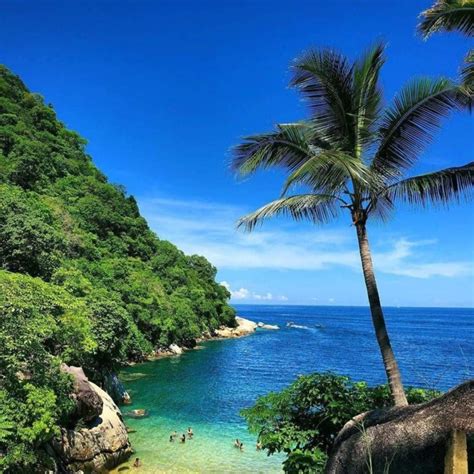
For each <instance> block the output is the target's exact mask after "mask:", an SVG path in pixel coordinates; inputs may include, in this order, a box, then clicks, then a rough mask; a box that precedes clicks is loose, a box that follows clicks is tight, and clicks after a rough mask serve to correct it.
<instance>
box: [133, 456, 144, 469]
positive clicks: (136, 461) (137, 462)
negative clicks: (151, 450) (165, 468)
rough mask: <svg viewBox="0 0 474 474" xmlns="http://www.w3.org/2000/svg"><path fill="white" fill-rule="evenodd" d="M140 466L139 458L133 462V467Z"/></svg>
mask: <svg viewBox="0 0 474 474" xmlns="http://www.w3.org/2000/svg"><path fill="white" fill-rule="evenodd" d="M141 465H142V462H141V461H140V458H136V459H135V462H134V463H133V467H140V466H141Z"/></svg>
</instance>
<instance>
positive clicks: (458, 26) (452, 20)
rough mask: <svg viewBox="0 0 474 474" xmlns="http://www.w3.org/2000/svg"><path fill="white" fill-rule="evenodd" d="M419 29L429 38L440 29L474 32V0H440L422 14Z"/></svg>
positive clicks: (466, 32)
mask: <svg viewBox="0 0 474 474" xmlns="http://www.w3.org/2000/svg"><path fill="white" fill-rule="evenodd" d="M421 17H422V21H421V22H420V24H419V25H418V31H419V32H420V33H421V34H422V35H423V36H424V37H425V38H427V37H428V36H430V35H431V34H433V33H436V32H438V31H454V30H458V31H460V32H462V33H464V34H466V35H468V36H472V35H473V34H474V1H473V0H438V1H437V2H436V3H435V4H434V5H433V6H432V7H431V8H429V9H428V10H425V11H424V12H422V14H421Z"/></svg>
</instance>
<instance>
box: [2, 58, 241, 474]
mask: <svg viewBox="0 0 474 474" xmlns="http://www.w3.org/2000/svg"><path fill="white" fill-rule="evenodd" d="M85 145H86V141H85V140H84V139H83V138H81V137H80V136H79V135H78V134H77V133H75V132H73V131H70V130H68V129H67V128H66V127H65V126H64V125H63V124H62V123H61V122H60V121H58V119H57V118H56V114H55V112H54V110H53V108H52V107H51V106H50V105H46V104H45V103H44V101H43V99H42V97H41V96H39V95H37V94H32V93H30V92H29V91H28V90H27V88H26V87H25V85H24V84H23V83H22V81H21V80H20V79H19V78H18V77H16V76H14V75H13V74H12V73H10V72H9V71H8V70H7V69H6V68H5V67H3V66H0V268H1V269H2V270H0V342H1V344H0V471H1V470H7V469H8V470H11V471H12V472H22V470H23V471H24V472H32V471H31V468H32V466H35V465H38V463H39V462H40V459H39V458H40V457H41V452H42V451H41V449H40V448H41V446H42V445H43V444H44V442H45V441H47V440H48V439H49V438H50V437H51V436H52V435H53V433H54V432H55V431H57V429H58V425H59V424H60V423H65V422H66V420H68V414H69V413H70V410H71V403H70V401H69V399H68V396H67V395H68V392H69V390H70V383H69V381H68V379H67V377H65V376H64V375H61V374H60V372H59V364H60V363H61V362H66V363H68V364H72V365H81V366H83V367H84V369H85V370H86V372H87V374H88V375H89V376H90V377H91V378H92V379H93V380H96V381H97V382H99V383H100V382H101V380H102V378H103V376H104V375H105V374H106V373H108V372H109V371H112V370H115V369H116V368H117V367H118V366H120V365H121V364H123V363H124V362H126V361H130V360H140V359H143V358H144V357H145V356H146V355H147V354H149V353H150V352H151V351H152V350H153V349H155V348H157V347H161V346H167V345H169V344H171V343H174V342H176V343H178V344H192V343H193V340H194V339H195V338H196V337H198V336H200V335H201V334H202V333H203V332H205V331H210V330H212V329H215V328H217V327H218V326H220V325H222V324H226V325H233V324H234V311H233V310H232V309H231V308H230V307H229V306H228V304H227V300H228V297H229V294H228V292H227V290H226V289H225V288H224V287H222V286H221V285H218V284H217V283H216V282H215V275H216V269H215V268H214V267H213V266H212V265H211V264H210V263H209V262H208V261H207V260H206V259H205V258H203V257H200V256H195V255H193V256H186V255H184V253H183V252H181V251H180V250H179V249H177V248H176V247H175V246H174V245H173V244H171V243H170V242H167V241H164V240H160V239H159V238H158V237H157V236H156V235H155V234H154V233H153V232H152V231H151V230H150V229H149V227H148V225H147V223H146V221H145V219H144V218H143V217H141V216H140V213H139V210H138V207H137V204H136V201H135V199H134V198H133V197H132V196H128V195H127V193H126V192H125V190H124V188H123V187H121V186H118V185H114V184H111V183H108V182H107V178H106V177H105V176H104V175H103V174H102V173H101V172H100V171H99V170H98V169H97V168H96V167H95V166H94V164H93V163H92V160H91V157H90V156H88V155H87V153H86V151H85Z"/></svg>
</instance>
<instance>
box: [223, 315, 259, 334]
mask: <svg viewBox="0 0 474 474" xmlns="http://www.w3.org/2000/svg"><path fill="white" fill-rule="evenodd" d="M235 321H236V323H237V326H236V327H235V328H229V327H226V326H221V327H220V328H219V329H216V331H215V334H216V336H217V337H222V338H232V337H242V336H248V335H249V334H252V333H253V332H255V330H256V329H257V323H254V322H253V321H250V320H249V319H245V318H241V317H239V316H236V318H235Z"/></svg>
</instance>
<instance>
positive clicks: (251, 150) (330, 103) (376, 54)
mask: <svg viewBox="0 0 474 474" xmlns="http://www.w3.org/2000/svg"><path fill="white" fill-rule="evenodd" d="M383 63H384V46H383V45H382V44H378V45H376V46H375V47H373V48H372V49H371V50H369V51H367V52H366V53H365V54H364V55H363V56H362V57H360V58H359V59H358V60H356V61H355V62H350V61H349V60H348V59H347V58H345V57H344V56H343V55H341V54H339V53H337V52H335V51H332V50H328V49H323V50H310V51H308V52H307V53H306V54H304V55H303V56H301V57H300V58H298V59H297V60H295V62H294V65H293V67H292V74H293V77H292V80H291V86H293V87H295V88H297V89H298V90H299V92H300V93H301V94H302V96H303V99H304V100H305V101H306V102H307V104H308V106H309V111H310V115H309V118H308V119H306V120H303V121H301V122H296V123H286V124H279V125H277V126H276V129H275V130H274V131H272V132H270V133H264V134H261V135H254V136H249V137H246V138H245V139H244V140H243V142H242V143H241V144H240V145H238V146H237V147H235V148H234V150H233V153H234V157H233V169H234V170H235V172H236V173H237V174H239V175H244V176H245V175H249V174H252V173H253V172H255V171H257V170H258V169H262V168H263V169H266V168H270V167H279V168H283V169H284V170H286V171H287V173H288V176H287V179H286V182H285V183H284V186H283V191H282V195H281V197H280V198H279V199H277V200H275V201H273V202H270V203H268V204H266V205H264V206H263V207H261V208H260V209H258V210H256V211H255V212H253V213H251V214H249V215H247V216H245V217H243V218H242V219H241V220H240V221H239V224H238V225H239V226H243V227H244V228H246V229H247V230H249V231H251V230H252V229H254V228H255V226H256V225H257V224H259V223H260V222H261V221H263V220H264V219H266V218H269V217H272V216H276V215H289V216H290V217H292V218H294V219H296V220H302V219H308V220H310V221H312V222H313V223H318V224H320V223H326V222H328V221H330V220H331V219H334V218H336V217H337V216H338V215H339V214H340V213H341V212H344V211H347V212H348V213H349V215H350V218H351V220H352V223H353V225H354V227H355V229H356V233H357V237H358V242H359V250H360V255H361V263H362V269H363V273H364V278H365V283H366V287H367V293H368V298H369V303H370V309H371V314H372V321H373V324H374V328H375V333H376V338H377V341H378V344H379V347H380V350H381V354H382V358H383V362H384V366H385V371H386V374H387V379H388V382H389V386H390V389H391V393H392V397H393V401H394V403H395V404H396V405H404V404H406V403H407V401H406V397H405V393H404V389H403V384H402V380H401V376H400V371H399V369H398V365H397V362H396V359H395V356H394V353H393V350H392V347H391V344H390V339H389V336H388V332H387V329H386V325H385V321H384V316H383V311H382V307H381V303H380V298H379V294H378V290H377V284H376V280H375V276H374V271H373V266H372V259H371V254H370V249H369V242H368V237H367V229H366V224H367V221H368V220H369V219H373V218H382V219H386V218H387V217H388V216H389V214H390V211H391V210H392V209H393V208H394V206H395V204H396V203H397V202H398V201H402V202H403V201H404V202H408V203H410V204H415V205H421V206H427V205H445V204H447V203H448V202H450V201H457V200H460V199H464V198H468V197H470V196H472V190H473V185H474V162H473V163H469V164H466V165H463V166H459V167H452V168H447V169H444V170H441V171H436V172H433V173H429V174H423V175H420V176H411V177H407V176H406V174H407V172H408V171H409V169H410V167H412V166H413V165H414V164H415V163H416V161H417V159H418V158H419V157H420V155H421V153H422V152H423V151H424V149H425V147H426V146H427V145H428V144H429V143H430V141H431V139H432V137H433V135H434V133H435V132H436V131H437V129H438V128H439V127H440V125H441V121H442V119H443V118H445V117H446V116H447V115H448V114H449V113H450V111H452V110H453V109H456V108H458V107H461V106H463V105H464V104H463V103H462V102H463V100H464V99H463V95H462V94H459V89H458V87H457V85H456V84H455V83H453V82H451V81H450V80H447V79H434V80H433V79H416V80H413V81H412V82H411V83H409V84H408V85H407V86H406V87H404V88H403V89H402V90H401V92H400V93H399V94H398V95H397V96H396V97H395V99H394V101H393V103H392V104H391V105H389V106H388V107H385V108H382V92H381V88H380V83H379V74H380V70H381V68H382V66H383ZM292 190H293V192H291V191H292ZM294 190H303V192H302V193H297V192H294Z"/></svg>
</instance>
